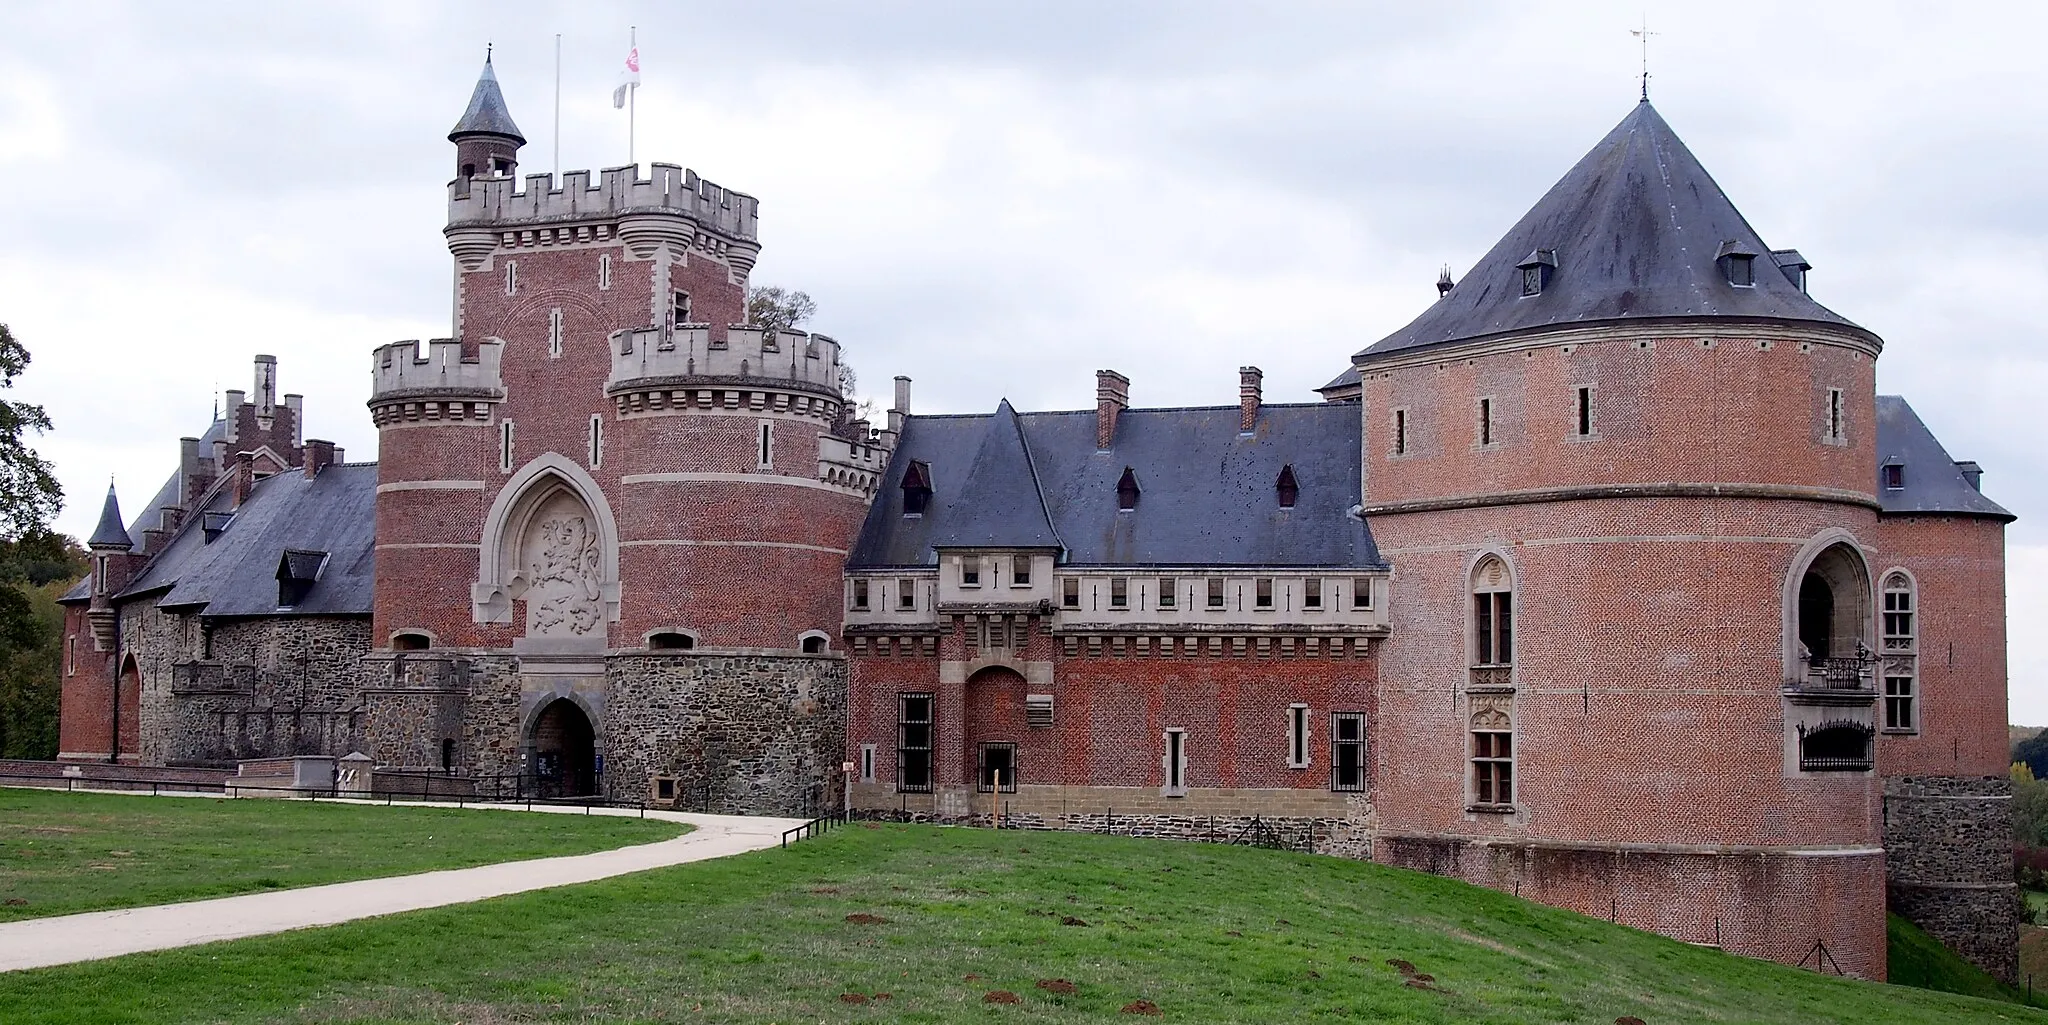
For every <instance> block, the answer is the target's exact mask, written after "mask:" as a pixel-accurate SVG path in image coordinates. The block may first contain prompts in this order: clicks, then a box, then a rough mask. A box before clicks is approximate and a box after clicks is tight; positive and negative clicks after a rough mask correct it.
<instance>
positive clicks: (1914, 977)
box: [1885, 915, 2025, 1003]
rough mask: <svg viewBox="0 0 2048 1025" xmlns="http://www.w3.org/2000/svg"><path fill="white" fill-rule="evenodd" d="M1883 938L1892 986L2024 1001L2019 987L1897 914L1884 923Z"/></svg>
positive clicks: (2016, 1001) (1990, 998)
mask: <svg viewBox="0 0 2048 1025" xmlns="http://www.w3.org/2000/svg"><path fill="white" fill-rule="evenodd" d="M1885 938H1886V940H1887V941H1888V945H1889V947H1890V950H1889V951H1888V953H1887V958H1886V959H1887V961H1888V962H1889V964H1888V965H1887V968H1888V970H1889V973H1890V975H1891V981H1892V983H1893V984H1894V985H1899V986H1918V987H1920V988H1921V989H1934V990H1940V991H1941V992H1943V993H1961V994H1963V995H1964V996H1972V997H1984V998H1986V999H1989V1000H2008V1001H2012V1002H2015V1003H2018V1002H2022V1001H2024V1000H2025V994H2023V993H2021V992H2020V991H2019V990H2016V989H2014V988H2012V987H2011V986H2008V985H2006V984H2005V983H2002V982H2000V981H1998V980H1997V979H1994V978H1992V977H1991V976H1990V974H1989V973H1987V972H1985V971H1984V970H1983V969H1982V968H1979V967H1977V966H1976V965H1973V964H1971V963H1970V962H1968V961H1965V960H1963V959H1962V958H1960V957H1957V956H1956V954H1955V952H1954V951H1951V950H1950V949H1948V948H1947V947H1944V946H1942V945H1941V941H1940V940H1937V939H1935V938H1934V937H1932V936H1929V935H1927V934H1926V933H1925V932H1922V931H1921V930H1920V927H1919V926H1917V925H1914V924H1913V923H1911V922H1909V921H1906V920H1905V919H1903V918H1900V917H1899V916H1897V915H1891V916H1889V920H1888V921H1887V922H1886V923H1885Z"/></svg>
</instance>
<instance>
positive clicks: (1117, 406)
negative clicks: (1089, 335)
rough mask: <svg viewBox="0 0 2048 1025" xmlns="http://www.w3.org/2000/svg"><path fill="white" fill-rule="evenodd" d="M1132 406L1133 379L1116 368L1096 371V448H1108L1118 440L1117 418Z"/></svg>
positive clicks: (1098, 449)
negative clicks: (1115, 369)
mask: <svg viewBox="0 0 2048 1025" xmlns="http://www.w3.org/2000/svg"><path fill="white" fill-rule="evenodd" d="M1129 408H1131V379H1130V378H1128V377H1125V376H1124V375H1122V374H1119V373H1117V372H1116V371H1114V370H1097V371H1096V372H1095V448H1096V450H1097V451H1103V450H1107V449H1108V448H1109V447H1110V445H1111V444H1112V443H1113V442H1115V441H1116V419H1117V417H1118V416H1121V415H1122V414H1123V411H1124V410H1126V409H1129Z"/></svg>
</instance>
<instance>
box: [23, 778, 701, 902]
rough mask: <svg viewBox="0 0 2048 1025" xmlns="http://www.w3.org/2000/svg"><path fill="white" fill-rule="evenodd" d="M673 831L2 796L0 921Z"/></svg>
mask: <svg viewBox="0 0 2048 1025" xmlns="http://www.w3.org/2000/svg"><path fill="white" fill-rule="evenodd" d="M684 828H685V827H683V826H680V825H677V824H675V823H672V822H657V821H653V820H647V821H642V820H640V819H629V818H610V817H605V816H589V817H585V816H582V815H540V814H531V815H530V814H526V813H524V812H509V811H477V810H473V809H469V810H465V809H456V808H404V807H397V808H382V807H365V806H361V805H343V804H334V803H329V802H317V803H316V802H308V801H287V800H262V799H254V798H251V799H246V800H233V801H229V800H219V799H213V798H199V797H147V796H131V795H125V794H71V793H64V792H61V791H52V790H33V789H26V788H23V789H0V922H8V921H14V920H17V919H23V918H40V917H43V916H46V915H66V914H70V913H72V912H75V911H98V910H103V909H107V908H121V907H136V906H139V905H143V904H165V903H169V902H172V901H181V900H194V899H198V898H202V897H219V896H223V895H226V894H230V893H247V892H249V891H252V890H264V889H274V888H283V887H291V886H311V885H313V884H316V883H333V882H340V881H341V880H344V879H370V878H374V877H377V876H394V875H404V874H406V873H409V872H425V871H428V870H431V869H440V868H462V867H465V866H469V865H487V864H490V863H492V862H498V861H517V860H519V859H522V858H540V857H547V856H550V855H556V854H583V853H586V852H589V851H601V850H608V849H610V848H614V847H624V846H627V845H629V844H636V843H651V842H653V841H656V840H665V839H667V838H669V837H672V836H676V835H678V834H679V833H681V832H682V831H683V829H684Z"/></svg>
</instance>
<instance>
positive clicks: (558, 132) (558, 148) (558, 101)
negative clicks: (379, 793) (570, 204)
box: [555, 32, 562, 177]
mask: <svg viewBox="0 0 2048 1025" xmlns="http://www.w3.org/2000/svg"><path fill="white" fill-rule="evenodd" d="M561 173H562V34H561V33H560V32H557V33H555V174H556V176H558V177H559V176H560V175H561Z"/></svg>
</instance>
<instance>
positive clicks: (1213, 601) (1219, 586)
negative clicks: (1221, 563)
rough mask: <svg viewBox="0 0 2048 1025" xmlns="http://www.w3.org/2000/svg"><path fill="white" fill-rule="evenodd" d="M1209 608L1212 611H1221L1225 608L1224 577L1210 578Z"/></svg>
mask: <svg viewBox="0 0 2048 1025" xmlns="http://www.w3.org/2000/svg"><path fill="white" fill-rule="evenodd" d="M1209 607H1210V608H1212V609H1220V608H1222V607H1223V578H1222V577H1210V578H1209Z"/></svg>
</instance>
